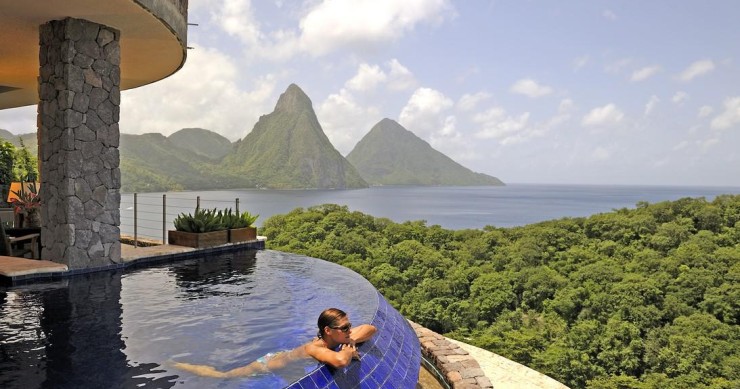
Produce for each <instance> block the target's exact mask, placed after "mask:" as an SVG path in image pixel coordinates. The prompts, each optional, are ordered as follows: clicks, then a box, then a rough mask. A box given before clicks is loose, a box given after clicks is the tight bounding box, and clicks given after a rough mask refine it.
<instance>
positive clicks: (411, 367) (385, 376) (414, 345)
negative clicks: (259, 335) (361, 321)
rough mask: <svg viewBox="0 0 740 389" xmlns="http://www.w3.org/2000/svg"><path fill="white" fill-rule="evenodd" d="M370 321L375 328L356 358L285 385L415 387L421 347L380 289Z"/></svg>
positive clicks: (297, 388) (312, 388) (307, 388)
mask: <svg viewBox="0 0 740 389" xmlns="http://www.w3.org/2000/svg"><path fill="white" fill-rule="evenodd" d="M371 324H373V325H374V326H375V327H376V328H377V330H378V331H377V332H376V333H375V336H373V338H372V339H370V340H369V341H367V342H365V343H363V344H362V345H360V347H359V352H360V360H359V361H353V362H352V363H351V364H350V365H349V366H348V367H346V368H343V369H333V368H331V367H329V366H326V365H323V366H321V367H319V368H317V369H316V370H314V371H312V372H311V373H309V374H308V375H306V376H305V377H303V378H302V379H300V380H299V381H297V382H295V383H293V384H291V385H290V386H288V389H352V388H361V389H378V388H396V389H407V388H415V387H416V382H417V381H418V379H419V368H420V366H421V348H420V345H419V339H418V338H417V337H416V332H415V331H414V329H413V328H411V326H410V325H409V323H408V322H407V321H406V319H404V318H403V316H401V314H400V313H398V311H396V310H395V309H394V308H393V307H392V306H391V305H390V304H388V302H387V301H386V300H385V298H383V296H382V295H381V294H380V293H378V309H377V311H376V312H375V316H374V317H373V320H372V322H371Z"/></svg>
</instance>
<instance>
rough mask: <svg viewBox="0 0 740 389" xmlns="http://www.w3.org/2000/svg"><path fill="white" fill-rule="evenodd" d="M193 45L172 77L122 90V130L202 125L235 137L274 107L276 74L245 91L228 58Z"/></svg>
mask: <svg viewBox="0 0 740 389" xmlns="http://www.w3.org/2000/svg"><path fill="white" fill-rule="evenodd" d="M195 46H196V47H195V50H192V51H190V52H189V53H188V60H187V62H186V63H185V66H183V68H182V69H180V71H178V72H177V73H175V74H174V75H172V76H171V77H168V78H166V79H164V80H162V81H159V82H157V83H155V84H151V85H147V86H143V87H140V88H136V89H132V90H128V91H124V92H122V96H121V115H120V117H121V120H120V127H121V132H123V133H130V134H131V133H133V134H141V133H146V132H160V133H163V134H165V135H168V134H170V133H172V132H175V131H177V130H179V129H181V128H185V127H201V128H205V129H208V130H211V131H214V132H217V133H219V134H221V135H223V136H225V137H227V138H229V139H231V140H235V139H237V138H241V137H243V136H244V135H246V134H247V133H248V132H249V131H251V130H252V126H253V125H254V123H255V122H256V121H257V119H258V118H259V116H260V115H262V114H264V113H265V112H267V111H269V110H270V109H271V107H272V106H273V105H274V103H275V102H274V101H272V99H273V95H274V91H275V84H276V81H275V79H274V76H272V75H269V74H268V75H266V76H263V77H261V78H259V79H257V80H254V81H253V84H254V85H253V88H252V90H251V91H245V90H241V89H239V87H238V86H237V85H238V84H239V83H238V82H237V81H238V79H239V76H240V74H241V73H240V70H241V69H239V68H238V67H237V65H236V63H235V62H234V61H233V60H232V59H231V58H230V57H229V56H227V55H226V54H224V53H221V52H220V51H218V50H216V49H209V48H205V47H199V46H197V45H195Z"/></svg>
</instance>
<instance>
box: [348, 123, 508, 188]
mask: <svg viewBox="0 0 740 389" xmlns="http://www.w3.org/2000/svg"><path fill="white" fill-rule="evenodd" d="M347 160H348V161H349V162H350V163H352V165H353V166H354V167H355V168H357V170H358V171H359V172H360V175H361V176H362V177H363V178H364V179H365V180H366V181H367V182H369V183H370V184H372V185H504V183H503V182H501V180H499V179H498V178H496V177H492V176H489V175H486V174H482V173H475V172H473V171H471V170H470V169H468V168H466V167H464V166H462V165H460V164H459V163H457V162H455V161H453V160H452V159H450V158H449V157H447V156H446V155H444V154H442V153H440V152H439V151H437V150H435V149H433V148H432V146H430V145H429V143H427V142H425V141H424V140H422V139H421V138H419V137H417V136H416V135H414V134H413V133H412V132H411V131H409V130H407V129H405V128H403V126H401V125H400V124H398V123H396V122H395V121H393V120H391V119H383V120H381V121H380V122H378V124H376V125H375V126H373V128H372V129H371V130H370V132H369V133H368V134H367V135H365V136H364V137H363V138H362V140H360V142H359V143H357V145H356V146H355V148H354V149H353V150H352V151H351V152H350V153H349V155H347Z"/></svg>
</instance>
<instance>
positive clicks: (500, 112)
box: [473, 107, 530, 144]
mask: <svg viewBox="0 0 740 389" xmlns="http://www.w3.org/2000/svg"><path fill="white" fill-rule="evenodd" d="M529 116H530V114H529V112H525V113H523V114H521V115H519V116H510V115H508V114H507V113H506V111H505V110H504V109H503V108H501V107H493V108H490V109H488V110H486V111H484V112H481V113H478V114H476V115H475V116H473V122H474V123H476V124H479V125H480V126H481V129H480V130H479V131H477V132H476V133H475V137H476V138H479V139H497V140H499V141H500V143H501V144H508V143H513V142H517V141H521V140H523V138H525V137H527V136H526V135H525V134H524V132H525V130H526V129H527V123H528V122H529Z"/></svg>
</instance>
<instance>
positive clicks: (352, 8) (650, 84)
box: [0, 0, 740, 187]
mask: <svg viewBox="0 0 740 389" xmlns="http://www.w3.org/2000/svg"><path fill="white" fill-rule="evenodd" d="M738 15H740V2H739V1H736V0H707V1H694V0H691V1H688V0H653V1H626V0H622V1H617V0H569V1H546V0H542V1H534V0H532V1H526V0H522V1H514V0H511V1H484V0H465V1H463V0H459V1H453V0H403V1H397V0H304V1H298V0H294V1H284V0H272V1H270V0H260V1H249V0H190V6H189V21H190V23H196V24H198V25H197V26H190V28H189V31H188V46H191V47H192V48H193V49H192V50H188V58H187V61H186V63H185V65H184V67H183V68H182V69H181V70H180V71H179V72H177V73H176V74H174V75H173V76H171V77H169V78H167V79H165V80H162V81H159V82H156V83H153V84H150V85H147V86H143V87H140V88H136V89H133V90H128V91H124V92H122V96H121V120H120V128H121V132H123V133H130V134H140V133H148V132H160V133H163V134H165V135H169V134H171V133H173V132H175V131H177V130H179V129H181V128H185V127H201V128H206V129H209V130H211V131H214V132H217V133H219V134H221V135H223V136H225V137H227V138H228V139H230V140H232V141H235V140H237V139H240V138H243V137H244V136H245V135H246V134H248V133H249V132H250V131H251V130H252V128H253V126H254V124H255V123H256V122H257V120H258V119H259V117H260V116H261V115H265V114H268V113H270V112H271V111H272V110H273V109H274V106H275V104H276V102H277V99H278V97H279V96H280V94H281V93H282V92H284V91H285V89H286V88H287V87H288V86H289V85H290V84H291V83H295V84H297V85H298V86H300V87H301V88H302V89H303V90H304V91H305V92H306V94H307V95H308V96H309V97H310V98H311V100H312V102H313V106H314V109H315V111H316V114H317V116H318V119H319V122H320V123H321V125H322V128H323V130H324V132H325V133H326V135H327V136H328V137H329V139H330V140H331V142H332V144H333V145H334V147H335V148H336V149H337V150H338V151H339V152H340V153H342V154H343V155H345V156H346V155H347V154H348V153H349V152H350V151H351V150H352V148H353V147H354V146H355V145H356V144H357V142H358V141H359V140H360V139H362V137H363V136H364V135H365V134H367V133H368V132H369V131H370V129H371V128H372V126H373V125H375V124H376V123H377V122H379V121H380V120H381V119H383V118H390V119H393V120H396V121H398V122H399V123H401V125H403V126H404V127H405V128H406V129H408V130H409V131H412V132H413V133H414V134H416V135H417V136H419V137H420V138H422V139H424V140H425V141H427V142H429V144H430V145H431V146H432V147H434V148H435V149H437V150H439V151H441V152H443V153H445V154H446V155H448V156H449V157H451V158H452V159H454V160H455V161H457V162H459V163H460V164H462V165H464V166H466V167H468V168H470V169H471V170H474V171H476V172H482V173H486V174H489V175H492V176H495V177H498V178H500V179H501V180H503V181H504V182H506V183H543V184H544V183H563V184H597V185H611V184H617V185H688V186H735V187H738V186H740V44H739V43H738V42H740V24H738V23H737V17H738ZM35 110H36V109H35V107H24V108H17V109H11V110H4V111H0V128H5V129H8V130H10V131H11V132H14V133H27V132H32V131H35V123H36V118H35Z"/></svg>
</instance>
